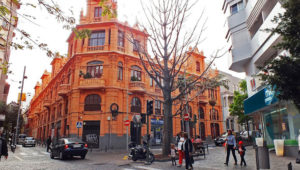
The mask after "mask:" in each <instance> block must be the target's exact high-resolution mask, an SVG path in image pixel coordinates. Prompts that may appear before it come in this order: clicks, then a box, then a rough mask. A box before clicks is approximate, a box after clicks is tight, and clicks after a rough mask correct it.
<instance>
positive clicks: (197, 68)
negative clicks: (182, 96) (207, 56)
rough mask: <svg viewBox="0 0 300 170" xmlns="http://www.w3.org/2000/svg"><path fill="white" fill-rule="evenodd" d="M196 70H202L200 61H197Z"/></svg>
mask: <svg viewBox="0 0 300 170" xmlns="http://www.w3.org/2000/svg"><path fill="white" fill-rule="evenodd" d="M196 71H197V72H200V62H199V61H197V62H196Z"/></svg>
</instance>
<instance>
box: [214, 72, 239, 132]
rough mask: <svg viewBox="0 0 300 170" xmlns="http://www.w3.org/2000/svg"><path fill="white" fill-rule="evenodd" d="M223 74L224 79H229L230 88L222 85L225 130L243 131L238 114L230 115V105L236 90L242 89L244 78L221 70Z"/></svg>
mask: <svg viewBox="0 0 300 170" xmlns="http://www.w3.org/2000/svg"><path fill="white" fill-rule="evenodd" d="M219 73H220V74H221V75H223V76H224V78H223V79H226V80H227V81H228V84H227V85H228V89H227V88H225V87H223V86H221V87H220V93H221V94H220V96H221V102H222V112H223V122H224V123H223V126H224V127H223V128H224V129H225V130H229V129H230V130H233V131H234V132H239V131H241V130H242V129H241V127H240V125H239V124H238V118H237V117H236V116H230V112H229V106H230V104H231V103H233V98H234V91H240V87H239V83H240V82H241V80H242V79H240V78H238V77H234V76H232V75H231V74H228V73H225V72H222V71H219Z"/></svg>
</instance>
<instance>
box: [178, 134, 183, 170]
mask: <svg viewBox="0 0 300 170" xmlns="http://www.w3.org/2000/svg"><path fill="white" fill-rule="evenodd" d="M179 136H180V139H179V142H178V145H177V150H178V155H179V158H178V167H181V166H182V160H183V158H184V153H183V142H184V137H183V132H180V133H179Z"/></svg>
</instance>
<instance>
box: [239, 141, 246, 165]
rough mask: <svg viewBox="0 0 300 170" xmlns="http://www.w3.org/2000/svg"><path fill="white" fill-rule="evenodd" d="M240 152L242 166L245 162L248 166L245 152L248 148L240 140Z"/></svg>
mask: <svg viewBox="0 0 300 170" xmlns="http://www.w3.org/2000/svg"><path fill="white" fill-rule="evenodd" d="M238 152H239V154H240V156H241V166H243V163H244V166H247V164H246V161H245V158H244V157H245V154H246V148H245V146H243V141H240V142H239V148H238Z"/></svg>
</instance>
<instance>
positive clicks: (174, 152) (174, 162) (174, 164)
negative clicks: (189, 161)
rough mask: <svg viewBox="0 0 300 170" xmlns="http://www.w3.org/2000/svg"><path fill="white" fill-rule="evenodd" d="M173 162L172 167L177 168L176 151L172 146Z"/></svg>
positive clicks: (172, 145)
mask: <svg viewBox="0 0 300 170" xmlns="http://www.w3.org/2000/svg"><path fill="white" fill-rule="evenodd" d="M170 157H171V161H172V166H176V149H175V145H174V144H171V154H170Z"/></svg>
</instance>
